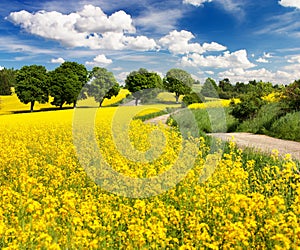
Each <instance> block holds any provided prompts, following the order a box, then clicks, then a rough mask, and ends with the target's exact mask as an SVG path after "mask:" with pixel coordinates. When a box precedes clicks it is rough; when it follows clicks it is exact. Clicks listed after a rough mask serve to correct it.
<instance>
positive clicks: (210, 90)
mask: <svg viewBox="0 0 300 250" xmlns="http://www.w3.org/2000/svg"><path fill="white" fill-rule="evenodd" d="M201 94H202V95H203V96H206V97H214V98H217V97H218V86H217V84H216V82H215V80H214V79H212V78H207V79H206V80H205V82H204V84H203V87H202V89H201Z"/></svg>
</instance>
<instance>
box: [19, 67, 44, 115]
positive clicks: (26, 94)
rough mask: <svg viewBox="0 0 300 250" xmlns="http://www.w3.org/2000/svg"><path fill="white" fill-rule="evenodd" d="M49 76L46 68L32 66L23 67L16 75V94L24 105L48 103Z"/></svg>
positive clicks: (31, 108)
mask: <svg viewBox="0 0 300 250" xmlns="http://www.w3.org/2000/svg"><path fill="white" fill-rule="evenodd" d="M48 89H49V88H48V74H47V71H46V68H45V67H44V66H38V65H31V66H24V67H22V68H21V69H20V70H19V71H18V73H17V75H16V84H15V92H16V94H17V96H18V98H19V99H20V101H21V102H22V103H24V104H28V103H30V104H31V105H30V110H31V111H33V107H34V103H35V102H40V103H46V102H47V101H48Z"/></svg>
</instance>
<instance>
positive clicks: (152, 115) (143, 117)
mask: <svg viewBox="0 0 300 250" xmlns="http://www.w3.org/2000/svg"><path fill="white" fill-rule="evenodd" d="M165 114H168V112H167V111H165V110H161V111H158V112H155V113H151V114H147V115H141V116H135V117H134V118H133V119H134V120H137V119H139V120H142V121H146V120H149V119H152V118H155V117H158V116H161V115H165Z"/></svg>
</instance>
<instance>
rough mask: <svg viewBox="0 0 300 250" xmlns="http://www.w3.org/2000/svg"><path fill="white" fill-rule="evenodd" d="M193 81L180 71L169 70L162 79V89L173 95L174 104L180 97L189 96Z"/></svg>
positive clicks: (186, 73) (188, 75) (189, 76)
mask: <svg viewBox="0 0 300 250" xmlns="http://www.w3.org/2000/svg"><path fill="white" fill-rule="evenodd" d="M194 82H195V80H194V79H193V78H192V77H191V75H190V74H189V73H188V72H186V71H185V70H182V69H170V70H169V71H168V72H167V74H166V77H165V78H164V79H163V85H164V88H165V89H166V90H168V91H170V92H172V93H175V98H176V103H178V99H179V96H180V95H186V94H189V93H190V92H191V91H192V85H193V83H194Z"/></svg>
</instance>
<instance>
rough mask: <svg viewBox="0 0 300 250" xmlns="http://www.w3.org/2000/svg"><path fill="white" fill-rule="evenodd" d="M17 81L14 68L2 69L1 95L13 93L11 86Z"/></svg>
mask: <svg viewBox="0 0 300 250" xmlns="http://www.w3.org/2000/svg"><path fill="white" fill-rule="evenodd" d="M15 82H16V71H15V70H14V69H6V68H4V69H2V70H0V95H11V94H12V91H11V88H12V87H13V86H14V85H15Z"/></svg>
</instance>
